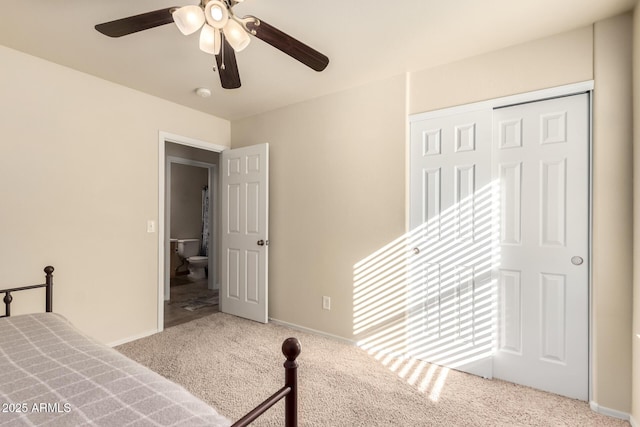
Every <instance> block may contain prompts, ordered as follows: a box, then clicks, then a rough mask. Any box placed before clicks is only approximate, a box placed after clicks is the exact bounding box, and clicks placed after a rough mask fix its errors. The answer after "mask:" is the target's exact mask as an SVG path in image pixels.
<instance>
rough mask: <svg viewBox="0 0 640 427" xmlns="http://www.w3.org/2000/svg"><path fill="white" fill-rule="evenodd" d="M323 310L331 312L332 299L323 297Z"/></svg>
mask: <svg viewBox="0 0 640 427" xmlns="http://www.w3.org/2000/svg"><path fill="white" fill-rule="evenodd" d="M322 308H323V309H324V310H331V297H322Z"/></svg>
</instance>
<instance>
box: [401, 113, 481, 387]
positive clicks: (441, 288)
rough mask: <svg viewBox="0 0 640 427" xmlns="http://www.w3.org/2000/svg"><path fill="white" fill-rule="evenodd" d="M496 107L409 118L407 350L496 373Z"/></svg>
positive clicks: (470, 369) (461, 367)
mask: <svg viewBox="0 0 640 427" xmlns="http://www.w3.org/2000/svg"><path fill="white" fill-rule="evenodd" d="M490 165H491V110H490V109H485V110H483V111H475V112H469V113H464V114H457V115H455V116H448V117H442V118H433V119H426V120H421V121H414V122H412V123H411V172H410V173H411V185H410V192H411V213H410V223H411V230H412V231H411V236H410V240H411V241H412V243H411V246H412V247H411V248H409V249H410V250H413V251H414V255H413V258H412V262H411V265H410V283H409V289H408V318H407V319H408V323H407V325H408V326H407V329H408V330H407V337H408V340H407V348H408V351H409V353H410V355H412V356H414V357H418V358H420V359H422V360H426V361H429V362H432V363H436V364H439V365H443V366H447V367H451V368H455V369H458V370H462V371H466V372H470V373H474V374H476V375H481V376H484V377H487V378H490V377H491V367H492V365H491V352H492V350H493V349H492V326H493V325H492V322H493V319H492V316H491V311H492V307H491V304H492V289H491V265H492V261H491V257H492V251H491V228H492V225H491V224H492V215H491V213H492V212H491V209H492V208H491V206H492V203H491V197H492V191H491V184H490V178H491V167H490Z"/></svg>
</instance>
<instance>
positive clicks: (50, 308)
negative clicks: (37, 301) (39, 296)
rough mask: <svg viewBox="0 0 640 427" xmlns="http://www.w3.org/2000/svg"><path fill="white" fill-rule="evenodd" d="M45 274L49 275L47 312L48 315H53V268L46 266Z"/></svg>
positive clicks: (47, 280)
mask: <svg viewBox="0 0 640 427" xmlns="http://www.w3.org/2000/svg"><path fill="white" fill-rule="evenodd" d="M44 272H45V273H46V274H47V279H46V285H47V289H46V292H47V295H46V298H47V299H46V310H47V313H51V312H52V311H53V267H51V266H50V265H48V266H46V267H45V268H44Z"/></svg>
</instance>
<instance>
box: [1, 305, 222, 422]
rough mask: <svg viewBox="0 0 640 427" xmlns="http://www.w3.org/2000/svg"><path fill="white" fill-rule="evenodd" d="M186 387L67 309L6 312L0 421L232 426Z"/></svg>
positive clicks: (2, 350) (3, 324)
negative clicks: (73, 319) (98, 336)
mask: <svg viewBox="0 0 640 427" xmlns="http://www.w3.org/2000/svg"><path fill="white" fill-rule="evenodd" d="M230 424H231V423H230V422H229V420H227V419H226V418H225V417H223V416H221V415H219V414H218V413H217V412H216V411H215V409H213V408H211V407H210V406H208V405H207V404H205V403H204V402H202V401H201V400H199V399H197V398H196V397H194V396H193V395H191V394H190V393H189V392H187V391H186V390H185V389H184V388H182V387H181V386H179V385H177V384H175V383H172V382H171V381H169V380H167V379H166V378H164V377H162V376H160V375H158V374H156V373H154V372H152V371H150V370H149V369H147V368H145V367H144V366H142V365H139V364H138V363H136V362H134V361H132V360H131V359H128V358H127V357H125V356H123V355H122V354H120V353H118V352H117V351H116V350H113V349H111V348H109V347H107V346H105V345H102V344H100V343H98V342H97V341H94V340H93V339H91V338H89V337H87V336H86V335H84V334H82V333H81V332H79V331H78V330H77V329H75V328H74V327H73V326H72V325H71V324H70V323H69V322H68V321H67V320H66V319H64V318H63V317H62V316H60V315H57V314H52V313H39V314H27V315H21V316H15V317H10V318H2V319H0V425H10V426H12V427H13V426H65V427H67V426H81V425H95V426H117V427H123V426H136V427H137V426H228V425H230Z"/></svg>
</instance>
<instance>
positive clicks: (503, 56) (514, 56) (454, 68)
mask: <svg viewBox="0 0 640 427" xmlns="http://www.w3.org/2000/svg"><path fill="white" fill-rule="evenodd" d="M592 40H593V29H592V27H586V28H582V29H579V30H575V31H570V32H567V33H563V34H559V35H557V36H554V37H548V38H545V39H541V40H537V41H533V42H529V43H526V44H522V45H518V46H513V47H510V48H507V49H502V50H499V51H496V52H492V53H488V54H486V55H481V56H476V57H474V58H469V59H466V60H463V61H459V62H454V63H452V64H447V65H443V66H440V67H436V68H432V69H428V70H423V71H419V72H417V73H413V74H412V75H411V96H410V99H409V113H410V114H415V113H421V112H424V111H431V110H437V109H440V108H445V107H450V106H455V105H461V104H468V103H471V102H476V101H483V100H487V99H493V98H499V97H501V96H507V95H513V94H518V93H524V92H530V91H533V90H537V89H544V88H548V87H554V86H560V85H565V84H568V83H575V82H581V81H586V80H591V79H592V78H593V42H592Z"/></svg>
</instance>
